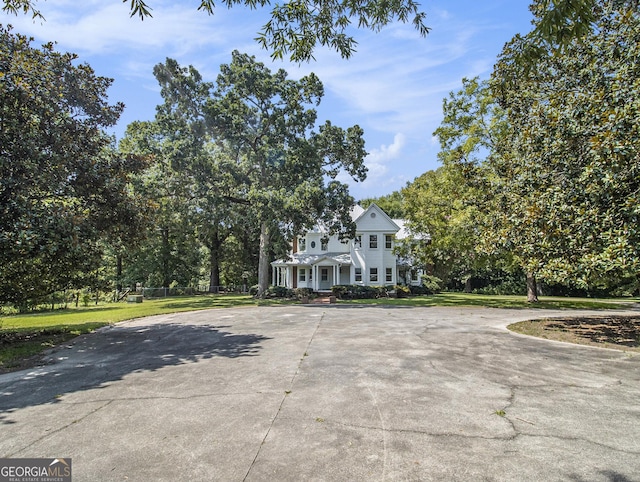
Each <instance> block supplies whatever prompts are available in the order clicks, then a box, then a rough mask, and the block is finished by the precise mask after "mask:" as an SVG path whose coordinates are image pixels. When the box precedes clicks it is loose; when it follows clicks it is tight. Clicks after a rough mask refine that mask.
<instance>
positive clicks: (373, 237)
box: [369, 234, 378, 249]
mask: <svg viewBox="0 0 640 482" xmlns="http://www.w3.org/2000/svg"><path fill="white" fill-rule="evenodd" d="M369 248H370V249H378V235H377V234H370V235H369Z"/></svg>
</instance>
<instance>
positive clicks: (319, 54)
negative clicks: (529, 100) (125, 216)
mask: <svg viewBox="0 0 640 482" xmlns="http://www.w3.org/2000/svg"><path fill="white" fill-rule="evenodd" d="M148 4H149V5H150V6H151V7H152V8H153V12H152V13H153V18H148V19H146V20H144V21H141V20H139V18H137V17H133V18H131V17H129V10H128V8H129V2H126V3H122V2H121V1H119V0H83V1H82V2H78V1H77V0H46V1H42V0H40V2H39V3H38V8H39V9H40V11H41V12H42V13H43V15H44V16H45V18H46V20H45V21H44V22H41V21H35V22H34V21H33V20H32V19H31V18H30V17H26V16H17V17H16V16H12V15H7V14H3V13H0V23H3V24H12V25H13V26H14V30H15V31H16V32H19V33H22V34H27V35H30V36H33V37H34V38H35V40H36V44H37V43H43V42H49V41H55V42H57V44H58V46H57V48H58V50H60V51H69V52H74V53H76V54H78V55H79V57H80V61H82V62H86V63H88V64H90V65H91V66H92V67H93V68H94V70H95V71H96V73H97V75H100V76H104V77H111V78H113V79H115V81H114V84H113V86H112V87H111V89H110V90H109V98H110V100H111V101H113V102H116V101H122V102H124V103H125V104H126V109H125V112H124V114H123V115H122V117H121V119H120V122H119V124H118V125H117V127H116V128H115V129H114V130H113V133H114V134H115V135H116V136H117V137H118V139H119V138H121V136H122V134H123V132H124V129H125V127H126V125H127V124H129V123H130V122H132V121H134V120H150V119H153V117H154V114H155V107H156V105H158V104H159V103H161V102H162V99H161V97H160V94H159V90H160V89H159V87H158V84H157V82H156V81H155V78H154V77H153V73H152V71H153V66H154V65H156V64H157V63H159V62H163V61H164V60H165V59H166V58H167V57H171V58H174V59H176V60H177V61H178V62H179V63H180V64H181V65H185V66H186V65H189V64H191V65H194V66H195V67H196V68H197V69H198V70H199V71H200V73H201V74H202V75H203V77H204V78H205V80H211V81H213V80H215V78H216V76H217V74H218V72H219V67H220V64H223V63H229V62H230V60H231V52H232V51H233V50H234V49H237V50H239V51H241V52H245V53H249V54H251V55H255V56H256V58H257V59H258V60H260V61H262V62H264V63H265V64H266V65H267V66H268V67H269V68H271V69H272V70H273V71H275V70H277V69H279V68H284V69H285V70H287V72H289V76H290V77H291V78H299V77H301V76H303V75H305V74H308V73H309V72H315V73H316V74H317V75H318V77H319V78H320V80H321V81H322V82H323V84H324V87H325V97H324V98H323V100H322V103H321V104H320V106H319V107H318V109H317V110H318V114H319V123H322V122H324V121H325V120H327V119H328V120H331V122H332V123H333V124H335V125H339V126H341V127H344V128H346V127H349V126H352V125H354V124H358V125H360V126H361V127H362V128H363V129H364V132H365V140H366V149H367V151H368V152H369V155H368V157H367V159H366V164H367V166H368V168H369V175H368V178H367V180H366V181H365V182H364V183H354V182H350V186H351V193H352V194H353V195H354V196H355V197H356V199H361V198H365V197H377V196H381V195H385V194H390V193H391V192H393V191H395V190H398V189H400V188H402V187H404V186H405V185H406V184H407V182H409V181H412V180H413V179H414V178H415V177H417V176H419V175H420V174H422V173H424V172H425V171H428V170H432V169H436V168H437V167H438V166H439V163H438V160H437V154H438V150H439V144H438V142H437V140H436V139H435V138H434V137H433V135H432V134H433V131H434V130H435V129H436V128H437V127H438V126H439V125H440V122H441V121H442V99H443V98H444V97H446V96H447V95H448V93H449V92H451V91H453V90H457V89H459V88H460V87H461V80H462V78H463V77H475V76H480V77H481V78H487V77H488V76H489V75H490V73H491V70H492V67H493V64H494V63H495V60H496V57H497V55H498V54H499V53H500V51H501V49H502V47H503V45H504V44H505V42H507V41H509V40H510V39H511V38H512V37H513V35H515V34H516V33H526V32H528V31H529V30H530V28H531V24H530V20H531V14H530V12H529V10H528V5H529V2H528V1H526V0H493V1H478V0H448V1H446V0H425V1H423V2H422V10H423V11H425V12H426V14H427V18H426V22H425V23H426V24H427V25H428V26H429V27H430V28H431V33H429V35H427V37H426V38H423V37H420V36H419V35H418V34H417V32H416V31H415V30H414V29H413V28H412V27H411V26H410V25H404V24H393V25H390V26H388V27H386V28H385V29H383V30H382V31H381V32H379V33H373V32H370V31H366V30H356V31H354V34H355V38H356V40H357V41H358V51H357V52H356V53H355V54H354V55H353V57H352V58H351V59H349V60H345V59H342V58H341V57H340V56H339V55H338V54H337V53H336V52H333V51H330V50H324V49H321V50H317V51H316V52H315V57H316V60H315V61H312V62H309V63H304V64H301V65H298V64H291V63H289V62H286V61H284V62H283V61H276V62H272V61H271V59H270V57H269V53H268V52H266V51H264V50H262V49H261V48H260V47H259V46H258V44H257V43H256V42H254V41H253V39H254V38H255V37H256V33H257V32H258V31H259V30H260V29H261V27H262V25H263V24H264V23H265V22H266V21H267V19H268V11H267V10H258V11H250V10H247V9H245V8H242V7H234V8H232V9H230V10H229V9H226V8H224V7H221V8H218V9H217V10H216V11H215V14H214V15H213V16H209V15H207V14H206V13H203V12H199V11H197V8H196V7H197V5H198V4H199V2H196V1H192V2H175V1H173V2H172V1H167V0H149V1H148ZM343 180H344V181H347V178H344V179H343Z"/></svg>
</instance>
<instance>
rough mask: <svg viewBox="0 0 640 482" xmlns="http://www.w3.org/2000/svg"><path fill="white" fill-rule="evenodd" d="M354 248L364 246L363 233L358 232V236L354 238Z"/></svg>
mask: <svg viewBox="0 0 640 482" xmlns="http://www.w3.org/2000/svg"><path fill="white" fill-rule="evenodd" d="M353 247H354V248H362V235H360V234H358V235H357V236H356V238H355V239H354V240H353Z"/></svg>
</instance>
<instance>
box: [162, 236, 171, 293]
mask: <svg viewBox="0 0 640 482" xmlns="http://www.w3.org/2000/svg"><path fill="white" fill-rule="evenodd" d="M170 257H171V246H170V245H169V228H167V227H166V226H165V227H163V228H162V284H163V286H162V287H163V288H167V287H169V285H170V284H171V273H170V271H169V270H170V263H171V260H170Z"/></svg>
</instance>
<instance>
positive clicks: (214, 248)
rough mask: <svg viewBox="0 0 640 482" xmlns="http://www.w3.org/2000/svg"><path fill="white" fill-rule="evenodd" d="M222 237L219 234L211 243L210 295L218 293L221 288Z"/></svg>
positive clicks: (214, 236)
mask: <svg viewBox="0 0 640 482" xmlns="http://www.w3.org/2000/svg"><path fill="white" fill-rule="evenodd" d="M221 244H222V243H221V242H220V237H219V236H218V235H217V233H216V234H215V235H213V236H211V241H210V242H209V246H208V248H209V293H217V292H218V287H219V286H220V245H221Z"/></svg>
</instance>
